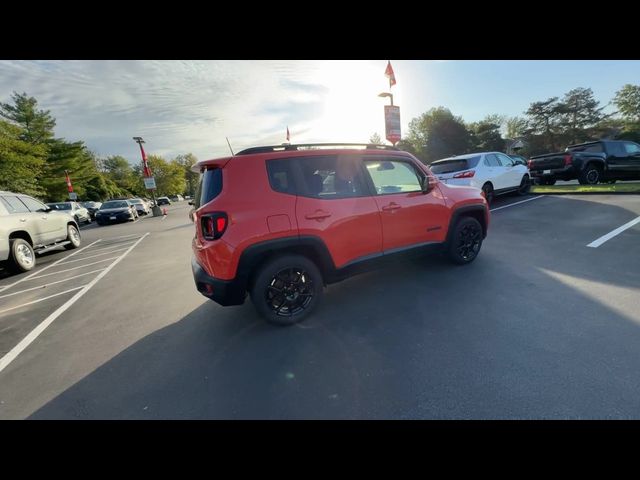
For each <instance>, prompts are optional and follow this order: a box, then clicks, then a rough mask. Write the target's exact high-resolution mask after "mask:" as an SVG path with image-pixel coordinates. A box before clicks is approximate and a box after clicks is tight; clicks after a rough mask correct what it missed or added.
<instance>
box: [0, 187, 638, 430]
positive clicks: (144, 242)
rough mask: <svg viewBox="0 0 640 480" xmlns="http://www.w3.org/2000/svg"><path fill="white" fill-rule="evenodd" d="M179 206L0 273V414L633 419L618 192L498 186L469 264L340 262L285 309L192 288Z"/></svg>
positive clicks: (634, 254) (629, 271)
mask: <svg viewBox="0 0 640 480" xmlns="http://www.w3.org/2000/svg"><path fill="white" fill-rule="evenodd" d="M187 212H188V206H187V205H186V202H181V203H180V204H177V205H172V206H170V207H169V208H168V215H167V217H163V218H153V217H147V218H143V219H141V220H139V221H138V222H136V223H135V224H122V225H114V226H108V227H95V226H88V227H85V228H83V229H82V234H83V245H82V249H78V250H74V251H70V252H67V251H60V252H51V253H49V254H45V255H44V256H43V257H40V258H39V263H38V266H37V268H36V269H35V271H34V272H32V273H29V274H22V275H14V276H6V275H4V276H3V275H2V274H0V418H1V419H22V418H31V419H51V418H55V419H168V418H171V419H205V418H206V419H209V418H211V419H239V418H259V419H265V418H266V419H276V418H287V419H299V418H318V419H323V418H337V419H370V418H372V419H383V418H391V419H448V418H455V419H458V418H462V419H471V418H474V419H477V418H479V419H485V418H486V419H494V418H499V419H503V418H504V419H512V418H517V419H521V418H563V419H564V418H570V419H573V418H589V419H590V418H616V419H627V418H634V419H637V418H640V349H639V348H638V345H640V313H639V310H640V309H639V307H640V301H639V300H638V299H639V298H640V253H639V251H638V245H640V242H639V239H640V222H638V223H635V224H633V225H631V226H629V227H628V228H626V229H625V230H624V231H621V232H619V233H618V234H616V235H611V232H613V231H615V230H616V229H618V228H619V227H621V226H623V225H628V224H629V223H630V222H632V221H634V220H635V219H637V218H639V217H640V198H639V197H638V196H636V195H619V196H614V195H589V196H578V195H562V196H541V197H536V196H529V197H526V198H525V199H524V200H523V198H521V197H506V198H499V199H498V200H497V201H496V202H495V204H494V205H493V212H492V219H491V226H490V230H489V236H488V237H487V239H486V241H485V243H484V244H483V247H482V251H481V253H480V256H479V257H478V259H477V260H476V261H475V262H474V263H473V264H471V265H468V266H464V267H457V266H453V265H451V264H449V263H448V262H446V261H445V260H444V259H442V258H440V257H426V258H425V259H424V260H423V261H421V262H415V261H414V262H406V263H399V264H397V265H394V266H393V267H391V268H387V269H386V270H382V271H376V272H371V273H367V274H363V275H360V276H358V277H354V278H351V279H349V280H346V281H344V282H342V283H338V284H335V285H332V286H330V287H329V288H328V290H327V293H326V295H325V298H324V302H323V304H322V305H321V306H320V307H319V308H318V310H317V311H316V312H315V313H314V315H313V316H312V317H310V318H309V319H308V320H306V321H305V322H303V323H301V324H299V325H296V326H294V327H291V328H276V327H273V326H270V325H268V324H266V323H265V322H264V321H263V320H262V319H261V318H259V317H258V315H257V314H256V313H255V312H254V309H253V306H252V305H251V303H250V302H247V303H245V305H243V306H240V307H227V308H225V307H220V306H218V305H217V304H215V303H213V302H210V301H208V300H206V299H205V298H204V297H202V296H201V295H200V294H199V293H197V291H196V290H195V287H194V284H193V279H192V276H191V266H190V257H191V249H190V242H191V238H192V236H193V225H192V223H191V222H190V221H189V220H188V218H187ZM608 235H611V236H609V237H607V236H608ZM603 239H604V240H603ZM595 244H597V245H596V246H594V245H595ZM588 245H591V246H588ZM53 282H58V283H53ZM44 285H46V286H44Z"/></svg>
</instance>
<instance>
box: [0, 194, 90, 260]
mask: <svg viewBox="0 0 640 480" xmlns="http://www.w3.org/2000/svg"><path fill="white" fill-rule="evenodd" d="M61 246H64V247H65V248H66V249H68V250H70V249H73V248H78V247H79V246H80V232H79V230H78V224H77V223H76V221H75V219H74V218H73V217H72V216H71V215H69V214H68V213H65V212H64V211H56V210H52V209H51V208H49V207H47V206H46V205H45V204H44V203H41V202H39V201H38V200H36V199H35V198H32V197H29V196H28V195H22V194H19V193H11V192H2V191H0V262H4V261H7V263H8V266H9V268H10V269H11V270H13V271H16V272H26V271H29V270H31V269H32V268H33V267H35V265H36V255H35V254H36V253H44V252H46V251H48V250H51V249H54V248H57V247H61Z"/></svg>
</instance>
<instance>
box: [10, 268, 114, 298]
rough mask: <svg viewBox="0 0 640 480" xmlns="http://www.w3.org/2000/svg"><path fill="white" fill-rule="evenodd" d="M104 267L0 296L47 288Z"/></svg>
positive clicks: (99, 270)
mask: <svg viewBox="0 0 640 480" xmlns="http://www.w3.org/2000/svg"><path fill="white" fill-rule="evenodd" d="M105 268H106V267H105ZM102 270H104V268H99V269H97V270H91V271H90V272H85V273H81V274H80V275H74V276H73V277H69V278H65V279H64V280H58V281H57V282H51V283H45V284H44V285H38V286H37V287H31V288H27V289H25V290H20V291H19V292H13V293H7V294H6V295H0V298H6V297H11V296H13V295H18V294H20V293H26V292H31V291H32V290H38V289H39V288H47V287H49V286H51V285H55V284H56V283H62V282H67V281H69V280H73V279H74V278H78V277H84V276H85V275H90V274H92V273H96V272H101V271H102Z"/></svg>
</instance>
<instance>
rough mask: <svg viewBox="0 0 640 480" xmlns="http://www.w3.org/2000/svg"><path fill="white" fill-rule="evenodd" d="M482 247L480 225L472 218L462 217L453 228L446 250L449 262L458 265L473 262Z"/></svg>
mask: <svg viewBox="0 0 640 480" xmlns="http://www.w3.org/2000/svg"><path fill="white" fill-rule="evenodd" d="M481 247H482V225H480V222H479V221H478V220H476V219H475V218H472V217H462V218H461V219H460V220H459V221H458V223H456V225H455V227H454V228H453V233H452V235H451V241H450V242H449V247H448V248H447V256H448V257H449V260H451V261H452V262H453V263H457V264H458V265H466V264H467V263H471V262H473V261H474V260H475V259H476V257H477V256H478V253H480V248H481Z"/></svg>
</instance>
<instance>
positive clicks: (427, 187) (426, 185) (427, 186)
mask: <svg viewBox="0 0 640 480" xmlns="http://www.w3.org/2000/svg"><path fill="white" fill-rule="evenodd" d="M437 182H438V181H437V180H436V179H435V178H434V177H432V176H431V175H427V176H426V177H423V179H422V184H421V187H422V193H429V192H430V191H431V190H433V187H435V185H436V183H437Z"/></svg>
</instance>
